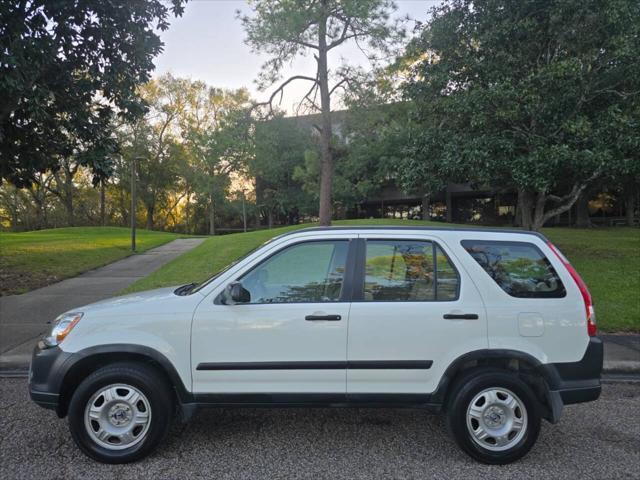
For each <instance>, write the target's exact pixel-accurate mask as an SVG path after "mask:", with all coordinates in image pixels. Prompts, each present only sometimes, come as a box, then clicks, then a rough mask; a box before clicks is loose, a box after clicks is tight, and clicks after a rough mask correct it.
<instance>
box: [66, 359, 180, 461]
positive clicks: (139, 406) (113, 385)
mask: <svg viewBox="0 0 640 480" xmlns="http://www.w3.org/2000/svg"><path fill="white" fill-rule="evenodd" d="M172 411H173V409H172V400H171V392H170V390H169V388H168V385H167V384H166V381H165V379H164V378H163V377H162V375H160V374H159V373H158V372H157V371H156V370H155V369H153V368H151V367H149V366H146V365H142V364H135V363H118V364H113V365H109V366H106V367H103V368H101V369H99V370H97V371H96V372H94V373H92V374H91V375H89V376H88V377H87V378H86V379H85V380H84V381H83V382H82V383H81V384H80V385H79V386H78V388H77V389H76V391H75V392H74V394H73V397H72V398H71V402H70V404H69V428H70V430H71V435H72V437H73V439H74V440H75V442H76V444H77V445H78V447H80V449H81V450H82V451H83V452H84V453H85V454H87V455H88V456H90V457H91V458H93V459H95V460H98V461H100V462H104V463H126V462H132V461H135V460H139V459H141V458H143V457H145V456H146V455H148V454H149V453H150V452H151V451H152V450H153V449H154V447H155V446H156V445H157V444H158V443H159V442H160V441H161V440H162V439H163V438H164V437H165V436H166V434H167V432H168V429H169V426H170V422H169V419H170V418H171V414H172Z"/></svg>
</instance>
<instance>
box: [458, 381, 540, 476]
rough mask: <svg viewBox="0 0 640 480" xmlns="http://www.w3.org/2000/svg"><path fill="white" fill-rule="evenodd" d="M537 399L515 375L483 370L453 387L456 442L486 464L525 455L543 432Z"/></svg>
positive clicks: (498, 462) (509, 460)
mask: <svg viewBox="0 0 640 480" xmlns="http://www.w3.org/2000/svg"><path fill="white" fill-rule="evenodd" d="M540 418H541V417H540V412H539V405H538V400H537V398H536V397H535V394H534V393H533V391H532V390H531V388H530V387H529V386H528V385H527V384H526V383H524V382H523V381H522V380H520V379H519V378H518V377H517V376H516V375H514V374H511V373H509V372H506V371H499V370H480V371H476V372H474V373H473V374H472V375H467V376H465V377H463V378H462V379H461V381H459V382H458V383H457V385H456V387H455V388H454V393H453V396H452V402H451V403H450V405H449V411H448V423H449V429H450V431H451V432H452V434H453V437H454V439H455V440H456V443H457V444H458V445H459V446H460V447H461V448H462V449H463V450H464V451H465V452H466V453H467V454H469V455H470V456H471V457H473V458H475V459H476V460H479V461H481V462H483V463H489V464H506V463H511V462H513V461H515V460H518V459H519V458H521V457H523V456H524V455H526V454H527V453H528V452H529V450H530V449H531V447H533V445H534V443H535V441H536V439H537V437H538V433H539V431H540Z"/></svg>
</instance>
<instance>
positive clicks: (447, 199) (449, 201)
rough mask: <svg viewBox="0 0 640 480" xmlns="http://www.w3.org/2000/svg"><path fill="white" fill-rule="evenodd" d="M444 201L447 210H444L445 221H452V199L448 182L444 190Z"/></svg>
mask: <svg viewBox="0 0 640 480" xmlns="http://www.w3.org/2000/svg"><path fill="white" fill-rule="evenodd" d="M444 195H445V202H446V204H447V212H446V217H445V219H446V221H447V222H448V223H451V222H453V199H452V198H451V188H450V186H449V184H447V189H446V191H445V194H444Z"/></svg>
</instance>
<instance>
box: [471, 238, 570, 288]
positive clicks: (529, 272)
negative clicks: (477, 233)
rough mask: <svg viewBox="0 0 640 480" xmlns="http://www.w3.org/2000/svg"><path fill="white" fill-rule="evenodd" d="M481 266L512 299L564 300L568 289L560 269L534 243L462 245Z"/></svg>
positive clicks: (491, 242)
mask: <svg viewBox="0 0 640 480" xmlns="http://www.w3.org/2000/svg"><path fill="white" fill-rule="evenodd" d="M460 243H461V244H462V246H463V247H464V249H465V250H466V251H467V252H468V253H469V255H471V258H473V259H474V260H475V261H476V262H477V263H478V265H480V266H481V267H482V269H483V270H484V271H485V272H487V274H488V275H489V276H490V277H491V278H492V279H493V281H494V282H496V284H498V286H499V287H500V288H501V289H502V290H504V291H505V292H506V293H508V294H509V295H511V296H512V297H518V298H562V297H564V296H565V295H566V290H565V288H564V285H563V284H562V281H561V280H560V277H559V276H558V274H557V272H556V270H555V269H554V268H553V266H552V265H551V263H550V262H549V260H548V259H547V257H545V255H544V253H542V251H541V250H540V249H539V248H538V247H537V246H536V245H534V244H533V243H528V242H503V241H485V240H463V241H462V242H460Z"/></svg>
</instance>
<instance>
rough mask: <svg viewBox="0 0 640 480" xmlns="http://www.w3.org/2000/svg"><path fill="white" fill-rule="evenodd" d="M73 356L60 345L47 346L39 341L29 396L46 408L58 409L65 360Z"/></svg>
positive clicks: (34, 354)
mask: <svg viewBox="0 0 640 480" xmlns="http://www.w3.org/2000/svg"><path fill="white" fill-rule="evenodd" d="M70 356H71V354H70V353H67V352H64V351H62V350H61V349H60V348H59V347H52V348H45V346H44V344H43V343H42V341H39V342H38V343H37V344H36V346H35V348H34V349H33V356H32V357H31V366H30V367H29V396H30V397H31V400H33V401H34V402H35V403H37V404H38V405H40V406H41V407H44V408H49V409H52V410H56V411H57V409H58V405H59V404H60V394H61V387H62V380H63V378H64V372H65V371H66V369H65V368H64V364H65V362H66V361H67V360H68V359H69V357H70Z"/></svg>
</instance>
